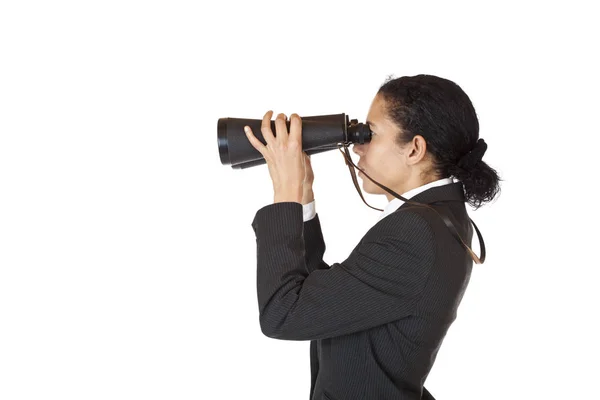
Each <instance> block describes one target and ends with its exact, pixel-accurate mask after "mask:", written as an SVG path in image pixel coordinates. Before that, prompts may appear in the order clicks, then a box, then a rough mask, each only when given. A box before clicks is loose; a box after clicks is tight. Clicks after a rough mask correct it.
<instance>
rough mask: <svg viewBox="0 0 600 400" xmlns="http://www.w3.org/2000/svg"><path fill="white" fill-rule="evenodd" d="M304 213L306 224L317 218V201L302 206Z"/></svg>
mask: <svg viewBox="0 0 600 400" xmlns="http://www.w3.org/2000/svg"><path fill="white" fill-rule="evenodd" d="M302 211H303V214H304V215H303V220H304V222H306V221H310V220H311V219H313V218H314V217H315V215H317V212H316V210H315V201H314V200H313V201H311V202H310V203H308V204H302Z"/></svg>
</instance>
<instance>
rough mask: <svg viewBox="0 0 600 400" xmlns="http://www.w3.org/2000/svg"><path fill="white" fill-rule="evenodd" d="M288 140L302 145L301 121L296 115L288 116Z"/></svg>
mask: <svg viewBox="0 0 600 400" xmlns="http://www.w3.org/2000/svg"><path fill="white" fill-rule="evenodd" d="M289 139H290V140H293V141H295V142H299V143H300V144H302V119H301V118H300V116H299V115H298V114H296V113H294V114H292V115H291V116H290V137H289Z"/></svg>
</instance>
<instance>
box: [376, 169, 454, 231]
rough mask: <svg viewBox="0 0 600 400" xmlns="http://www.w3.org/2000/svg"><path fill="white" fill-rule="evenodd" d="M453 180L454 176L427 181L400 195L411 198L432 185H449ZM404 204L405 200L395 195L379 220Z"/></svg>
mask: <svg viewBox="0 0 600 400" xmlns="http://www.w3.org/2000/svg"><path fill="white" fill-rule="evenodd" d="M453 182H454V181H453V180H452V178H442V179H438V180H437V181H433V182H429V183H426V184H425V185H421V186H419V187H416V188H414V189H411V190H409V191H408V192H406V193H401V194H400V195H401V196H402V197H404V198H406V199H410V198H411V197H414V196H416V195H417V194H419V193H421V192H424V191H425V190H427V189H430V188H432V187H436V186H442V185H447V184H449V183H453ZM402 204H404V201H403V200H400V199H399V198H396V197H394V198H393V199H392V200H391V201H390V202H389V203H388V204H387V206H385V209H384V210H383V212H382V213H381V214H380V216H379V220H378V221H381V220H382V219H383V218H385V217H386V216H388V215H390V214H391V213H393V212H394V211H396V210H397V209H398V207H400V206H401V205H402Z"/></svg>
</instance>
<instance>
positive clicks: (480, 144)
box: [457, 139, 487, 169]
mask: <svg viewBox="0 0 600 400" xmlns="http://www.w3.org/2000/svg"><path fill="white" fill-rule="evenodd" d="M486 150H487V143H486V142H485V141H484V140H483V139H479V140H477V142H476V143H475V146H474V147H473V148H472V149H471V151H469V152H468V153H467V154H465V155H464V156H462V157H461V158H460V160H458V163H457V165H458V166H459V167H460V168H462V169H469V168H471V167H473V166H475V165H476V164H477V163H478V162H479V161H481V159H482V158H483V155H484V154H485V151H486Z"/></svg>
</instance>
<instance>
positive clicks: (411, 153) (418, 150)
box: [407, 135, 427, 165]
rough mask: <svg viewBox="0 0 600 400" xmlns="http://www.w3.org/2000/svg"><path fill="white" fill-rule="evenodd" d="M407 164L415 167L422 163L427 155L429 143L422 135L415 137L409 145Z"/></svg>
mask: <svg viewBox="0 0 600 400" xmlns="http://www.w3.org/2000/svg"><path fill="white" fill-rule="evenodd" d="M407 154H408V157H407V162H408V164H409V165H414V164H417V163H418V162H420V161H421V160H422V159H423V158H425V155H426V154H427V142H426V141H425V138H424V137H423V136H421V135H415V137H413V139H412V141H411V142H410V143H409V144H408V153H407Z"/></svg>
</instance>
